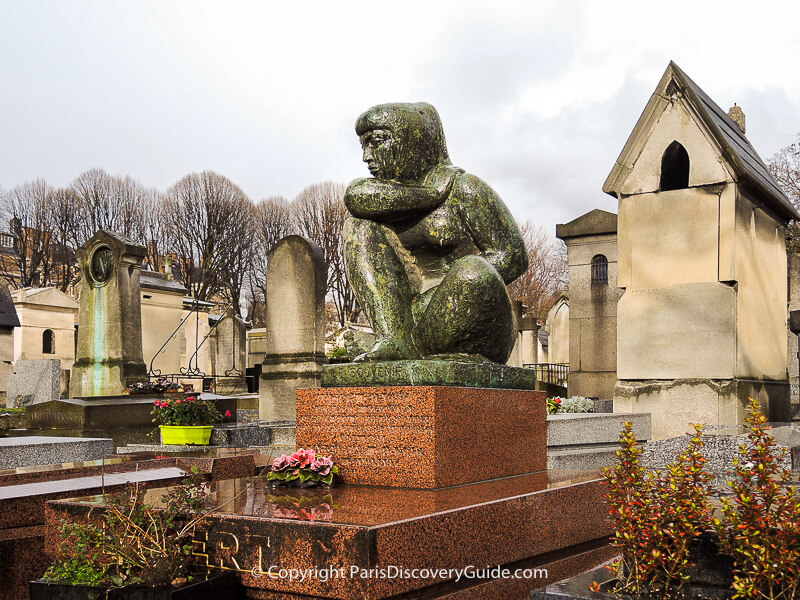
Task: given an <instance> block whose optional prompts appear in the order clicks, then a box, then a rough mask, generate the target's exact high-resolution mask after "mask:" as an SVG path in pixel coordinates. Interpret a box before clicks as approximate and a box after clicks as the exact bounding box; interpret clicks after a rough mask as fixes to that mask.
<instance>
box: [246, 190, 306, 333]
mask: <svg viewBox="0 0 800 600" xmlns="http://www.w3.org/2000/svg"><path fill="white" fill-rule="evenodd" d="M255 210H256V213H255V214H256V221H255V227H256V232H255V233H256V235H255V236H254V238H253V261H252V263H251V265H252V266H251V269H250V274H249V282H248V283H249V286H248V287H249V298H248V311H247V312H248V318H249V319H250V320H251V321H252V322H253V324H254V325H256V326H263V325H264V324H265V322H266V321H265V319H266V314H265V313H264V308H265V304H264V302H265V298H266V283H267V254H268V253H269V251H270V250H271V249H272V247H273V246H275V244H276V243H278V241H279V240H281V239H282V238H284V237H286V236H287V235H290V234H291V233H293V232H294V231H295V228H294V224H293V222H292V215H291V212H290V205H289V202H288V201H287V200H286V198H284V197H283V196H270V197H268V198H264V199H263V200H261V201H260V202H259V203H258V204H256V207H255Z"/></svg>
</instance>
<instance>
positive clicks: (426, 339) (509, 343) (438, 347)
mask: <svg viewBox="0 0 800 600" xmlns="http://www.w3.org/2000/svg"><path fill="white" fill-rule="evenodd" d="M418 325H419V326H418V328H417V335H418V337H419V339H420V343H421V345H422V347H423V348H424V349H425V351H426V353H430V354H447V353H456V352H466V353H470V354H472V353H474V354H481V355H483V356H485V357H486V358H488V359H490V360H493V361H496V362H505V361H506V360H507V359H508V356H509V355H510V353H511V349H512V348H513V346H514V337H515V335H516V332H515V327H514V316H513V311H512V309H511V299H510V298H509V296H508V290H507V289H506V286H505V283H504V282H503V278H502V277H501V276H500V274H499V273H498V272H497V269H495V268H494V267H493V266H492V265H491V263H489V261H487V260H486V259H484V258H482V257H480V256H477V255H473V256H465V257H463V258H461V259H459V260H457V261H456V262H455V263H453V265H452V266H451V268H450V270H449V271H448V272H447V274H446V275H445V277H444V279H442V282H441V283H440V284H439V285H438V286H437V288H436V291H435V292H434V293H433V294H432V296H431V299H430V302H429V303H428V305H427V307H425V311H424V318H423V319H421V321H420V323H419V324H418Z"/></svg>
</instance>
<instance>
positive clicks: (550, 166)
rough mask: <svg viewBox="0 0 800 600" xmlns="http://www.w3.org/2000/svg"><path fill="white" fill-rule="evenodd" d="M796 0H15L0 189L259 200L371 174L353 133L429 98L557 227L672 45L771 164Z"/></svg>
mask: <svg viewBox="0 0 800 600" xmlns="http://www.w3.org/2000/svg"><path fill="white" fill-rule="evenodd" d="M798 17H800V8H799V7H798V5H796V4H795V3H790V2H778V3H767V4H764V5H758V6H756V5H753V4H752V3H745V2H729V3H727V4H725V5H724V6H722V5H718V4H717V3H698V2H687V1H683V0H681V1H673V2H670V3H668V4H664V5H655V4H652V3H646V2H627V1H626V2H619V1H609V2H603V3H600V2H592V1H589V0H587V1H555V0H553V1H548V2H539V1H537V2H521V1H520V2H510V1H504V0H496V1H495V2H491V3H486V2H485V1H481V2H477V1H469V2H454V1H448V2H434V3H431V2H428V3H424V2H421V1H414V2H403V3H376V2H372V3H367V2H349V3H330V2H321V1H320V2H303V3H277V2H263V1H247V2H244V1H240V2H225V3H221V2H212V1H191V2H189V1H174V2H160V1H157V0H145V1H143V2H138V3H131V2H121V1H120V2H104V3H97V2H90V1H87V0H72V1H71V2H69V3H65V2H59V1H57V0H51V1H45V0H40V1H38V2H28V3H11V2H6V3H5V10H4V11H3V20H2V21H0V72H1V73H2V74H3V89H4V93H3V94H2V95H0V114H2V115H3V119H4V127H3V143H2V144H0V186H2V187H11V186H13V185H16V184H19V183H22V182H24V181H26V180H29V179H33V178H35V177H44V178H46V179H48V180H49V181H50V182H51V183H53V184H56V185H63V184H66V183H68V182H69V181H71V180H72V179H73V178H74V177H75V176H77V175H78V174H79V173H80V172H82V171H84V170H85V169H87V168H90V167H93V166H98V167H102V168H105V169H106V170H108V171H109V172H113V173H127V174H130V175H131V176H133V177H136V178H138V179H140V180H141V181H142V182H143V183H145V184H146V185H151V186H157V187H160V188H162V189H163V188H166V187H168V186H169V185H170V184H172V183H173V182H175V181H176V180H178V179H179V178H180V177H182V176H183V175H185V174H186V173H188V172H192V171H199V170H202V169H213V170H216V171H218V172H220V173H223V174H225V175H226V176H228V177H230V178H231V179H233V180H234V181H236V182H237V183H238V184H239V185H241V186H242V187H243V189H245V191H246V192H248V193H249V194H250V195H251V196H253V197H254V198H256V199H257V198H261V197H264V196H268V195H273V194H283V195H286V196H289V197H291V196H293V195H294V194H296V193H297V192H299V191H300V190H301V189H303V188H304V187H305V186H306V185H308V184H309V183H313V182H315V181H321V180H325V179H333V180H338V181H347V180H349V179H351V178H353V177H358V176H363V175H366V171H365V169H364V167H363V165H362V164H361V163H360V151H359V148H358V143H357V140H356V138H355V134H354V133H353V130H352V127H353V122H354V120H355V118H356V116H357V115H358V114H359V113H360V112H361V111H363V110H364V109H366V108H368V107H369V106H371V105H374V104H377V103H381V102H390V101H417V100H426V101H429V102H431V103H433V104H434V105H435V106H437V108H438V109H439V112H440V113H441V115H442V119H443V121H444V124H445V131H446V134H447V137H448V143H449V146H450V150H451V154H452V156H453V160H454V162H456V163H457V164H459V165H461V166H463V167H464V168H466V169H468V170H470V171H473V172H475V173H476V174H478V175H479V176H481V177H483V178H484V179H486V181H487V182H488V183H489V184H490V185H492V186H493V187H494V188H495V189H497V190H498V192H499V193H500V194H501V195H502V196H503V197H504V198H505V199H506V201H507V202H508V204H509V205H510V206H511V207H512V210H513V211H514V212H515V214H516V215H517V216H518V217H519V218H520V220H525V219H528V218H531V219H534V220H536V221H537V222H539V223H541V224H543V225H544V226H545V227H546V228H547V230H548V231H553V225H554V224H555V223H556V222H565V221H568V220H571V219H573V218H575V217H576V216H578V215H579V214H581V213H583V212H585V211H588V210H590V209H592V208H594V207H597V206H599V207H601V208H605V209H607V210H609V209H610V210H614V208H615V207H614V202H613V199H611V198H608V197H606V196H604V195H603V194H602V192H601V191H600V188H601V186H602V183H603V181H604V179H605V176H606V175H607V173H608V171H609V170H610V168H611V165H612V164H613V161H614V160H615V158H616V156H617V154H618V153H619V151H620V149H621V148H622V145H623V144H624V142H625V139H626V138H627V136H628V134H629V132H630V130H631V128H632V127H633V125H634V124H635V122H636V119H637V118H638V116H639V114H640V113H641V110H642V109H643V108H644V105H645V103H646V102H647V99H648V97H649V95H650V93H651V92H652V89H653V88H654V87H655V85H656V83H657V82H658V79H659V78H660V76H661V74H662V72H663V70H664V69H665V67H666V65H667V63H668V62H669V60H670V59H674V60H676V62H678V64H679V65H680V66H681V67H682V68H683V69H684V70H685V71H686V72H687V73H688V74H689V76H690V77H692V78H693V79H694V80H695V81H696V82H697V83H698V84H699V85H701V86H702V87H703V88H704V89H705V90H706V91H707V92H708V93H709V95H710V96H711V97H712V98H714V99H715V100H716V101H717V102H718V103H719V104H720V105H722V106H723V107H725V108H727V106H729V105H730V104H732V103H733V102H738V103H739V104H740V105H741V106H742V107H743V108H744V111H745V113H746V114H747V118H748V133H749V137H750V139H751V141H752V142H753V143H754V145H755V146H756V149H757V150H758V151H759V152H760V153H761V155H762V157H764V158H765V159H766V158H768V157H769V156H770V155H772V154H773V153H774V152H775V151H777V150H778V149H779V148H780V147H782V146H783V145H785V144H788V143H789V142H791V141H792V139H793V135H794V134H795V133H798V132H800V80H798V78H797V77H795V76H794V73H795V72H796V65H795V63H796V57H797V56H798V55H800V38H798V36H797V35H796V32H795V28H796V23H797V22H798V21H800V19H798Z"/></svg>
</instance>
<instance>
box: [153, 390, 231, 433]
mask: <svg viewBox="0 0 800 600" xmlns="http://www.w3.org/2000/svg"><path fill="white" fill-rule="evenodd" d="M153 404H154V405H155V406H154V407H153V411H152V412H151V413H150V414H151V415H152V416H153V423H159V424H161V425H183V426H186V425H188V426H191V425H213V424H214V423H219V422H220V421H222V415H221V414H220V412H219V411H218V410H217V405H216V404H215V403H214V401H213V400H204V399H202V398H201V397H200V396H189V397H187V398H168V399H166V400H156V401H155V402H154V403H153ZM225 416H226V417H230V416H231V415H230V411H227V412H226V413H225Z"/></svg>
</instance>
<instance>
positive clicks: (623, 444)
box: [603, 422, 712, 598]
mask: <svg viewBox="0 0 800 600" xmlns="http://www.w3.org/2000/svg"><path fill="white" fill-rule="evenodd" d="M702 433H703V429H702V427H701V426H699V425H696V426H695V432H694V435H693V436H692V437H691V439H690V440H689V443H688V445H687V447H686V449H685V450H684V451H683V452H681V453H680V454H679V455H678V457H677V458H676V460H675V462H673V463H672V464H670V465H668V466H667V468H666V469H665V470H664V471H655V472H647V471H645V469H644V467H642V465H641V463H640V462H639V456H640V454H641V452H642V450H641V448H640V447H639V446H638V445H637V443H636V438H635V436H634V434H633V424H632V423H629V422H627V423H625V424H624V429H623V431H622V433H621V434H620V449H619V450H617V463H616V464H615V465H614V466H613V467H610V468H607V469H604V471H603V476H604V478H605V482H606V485H607V486H608V487H607V490H608V491H607V493H606V498H607V499H608V501H609V505H610V514H611V519H612V523H613V525H614V539H613V541H612V543H613V545H614V546H616V547H617V548H618V549H619V550H620V552H621V554H622V560H621V561H619V562H618V563H616V566H615V567H616V573H617V578H618V581H619V583H618V586H617V591H619V592H625V593H634V594H637V595H638V594H650V595H655V596H657V597H667V598H668V597H671V595H672V594H676V593H678V592H679V590H680V589H681V587H683V585H684V584H685V583H686V581H687V580H688V575H687V573H686V571H687V568H688V567H689V555H690V551H691V549H692V545H693V542H694V541H695V540H697V539H698V538H699V537H700V536H701V535H702V534H703V533H704V532H705V531H706V530H707V529H708V527H709V525H710V523H711V514H712V511H711V503H710V499H709V497H710V484H709V481H710V480H711V479H712V476H711V475H710V474H709V473H708V472H707V471H706V470H705V464H706V458H705V457H704V456H703V454H702V447H703V445H704V442H703V440H702Z"/></svg>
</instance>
